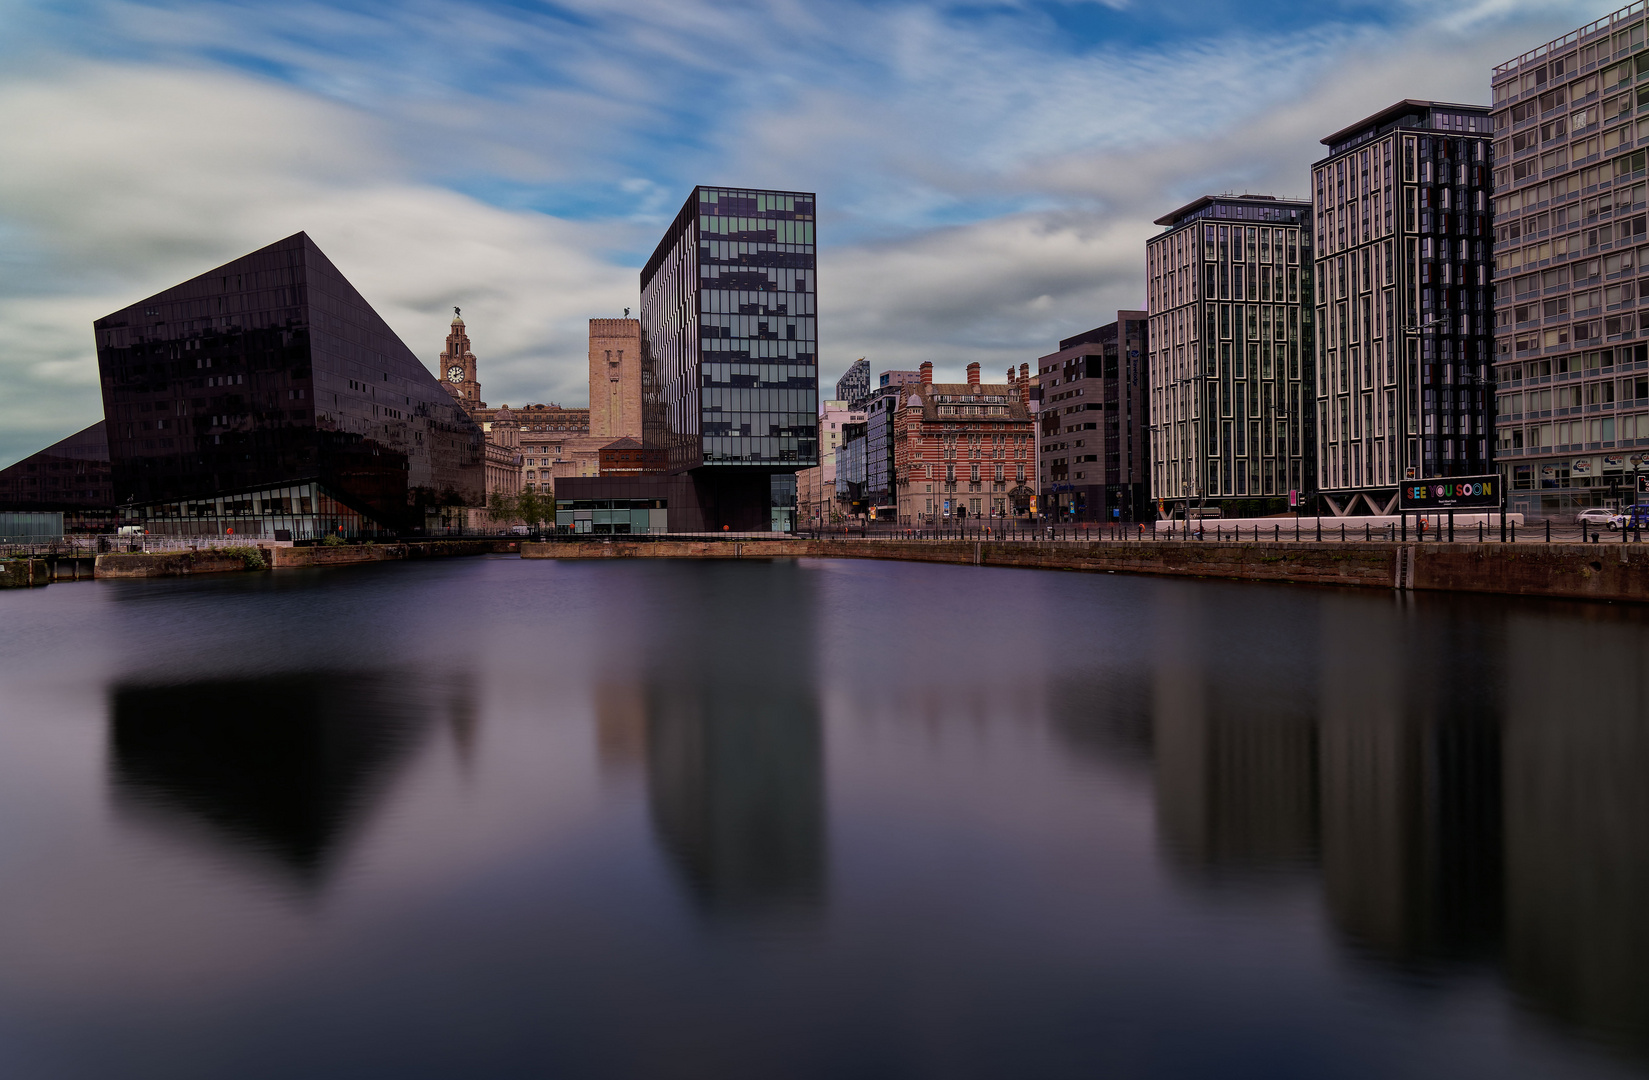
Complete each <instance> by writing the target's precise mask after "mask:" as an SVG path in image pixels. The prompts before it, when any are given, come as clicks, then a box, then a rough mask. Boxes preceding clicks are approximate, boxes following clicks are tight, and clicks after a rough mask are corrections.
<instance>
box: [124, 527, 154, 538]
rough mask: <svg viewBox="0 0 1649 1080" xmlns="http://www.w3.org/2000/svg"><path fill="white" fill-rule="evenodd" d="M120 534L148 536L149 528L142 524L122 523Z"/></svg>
mask: <svg viewBox="0 0 1649 1080" xmlns="http://www.w3.org/2000/svg"><path fill="white" fill-rule="evenodd" d="M119 535H121V536H148V535H149V530H148V529H145V528H144V527H143V526H141V525H122V526H121V527H120V533H119Z"/></svg>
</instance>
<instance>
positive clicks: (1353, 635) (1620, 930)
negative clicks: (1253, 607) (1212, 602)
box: [1152, 594, 1649, 1055]
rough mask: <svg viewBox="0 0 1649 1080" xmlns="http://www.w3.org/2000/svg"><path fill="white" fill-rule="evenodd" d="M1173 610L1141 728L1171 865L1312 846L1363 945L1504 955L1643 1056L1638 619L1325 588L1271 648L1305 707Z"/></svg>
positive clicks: (1643, 672) (1444, 955)
mask: <svg viewBox="0 0 1649 1080" xmlns="http://www.w3.org/2000/svg"><path fill="white" fill-rule="evenodd" d="M1175 600H1176V602H1177V603H1179V604H1180V605H1181V607H1182V609H1181V610H1170V611H1164V612H1163V613H1162V616H1163V617H1162V621H1161V624H1162V625H1166V626H1168V627H1170V628H1171V640H1167V641H1164V642H1159V648H1158V649H1157V651H1156V660H1155V686H1154V692H1153V699H1152V730H1153V752H1154V755H1155V760H1156V766H1157V798H1158V803H1159V814H1160V822H1161V829H1162V831H1163V835H1164V839H1165V841H1166V842H1167V844H1168V845H1169V847H1170V849H1171V851H1172V852H1173V854H1174V856H1175V857H1176V858H1177V859H1179V860H1181V861H1182V862H1189V863H1191V864H1193V865H1197V866H1200V867H1203V868H1205V869H1221V868H1228V867H1230V866H1231V865H1232V864H1233V863H1236V864H1241V865H1246V866H1252V865H1254V864H1256V863H1273V864H1274V863H1282V862H1292V861H1294V860H1296V859H1297V858H1298V857H1299V856H1300V854H1301V853H1302V852H1307V851H1310V850H1312V849H1313V848H1312V844H1313V842H1314V840H1315V842H1316V843H1317V844H1318V846H1319V847H1320V859H1321V865H1322V873H1323V879H1324V893H1325V897H1326V902H1327V905H1328V909H1329V911H1330V913H1331V914H1332V917H1333V920H1334V922H1335V924H1336V925H1337V926H1338V927H1339V929H1340V930H1341V932H1342V933H1343V934H1345V935H1346V936H1347V937H1348V938H1349V939H1350V940H1352V941H1353V942H1355V943H1356V944H1357V945H1358V946H1359V947H1360V948H1361V949H1362V950H1364V951H1365V954H1366V955H1369V956H1371V957H1377V958H1381V959H1384V960H1386V961H1389V962H1395V963H1396V964H1399V965H1402V966H1405V967H1406V966H1411V965H1426V964H1437V963H1442V964H1451V963H1461V962H1465V963H1478V962H1487V963H1491V964H1497V965H1504V967H1505V969H1506V971H1507V975H1508V979H1509V981H1510V983H1511V985H1512V987H1513V988H1514V989H1515V990H1516V991H1518V992H1519V994H1520V995H1521V996H1522V998H1523V999H1524V1000H1525V1001H1526V1002H1528V1003H1529V1004H1531V1005H1532V1006H1534V1007H1535V1008H1537V1009H1539V1010H1540V1011H1541V1012H1543V1013H1545V1014H1547V1015H1549V1016H1552V1017H1555V1018H1557V1019H1559V1020H1561V1021H1564V1022H1565V1023H1567V1024H1570V1025H1572V1026H1574V1027H1575V1028H1577V1029H1579V1030H1582V1031H1584V1032H1586V1033H1588V1034H1590V1035H1592V1036H1594V1037H1598V1038H1601V1039H1604V1040H1606V1041H1608V1042H1611V1043H1613V1044H1615V1045H1617V1046H1621V1047H1624V1048H1626V1049H1628V1050H1629V1051H1631V1052H1632V1053H1633V1054H1635V1055H1643V1054H1649V841H1646V840H1645V837H1649V783H1646V782H1645V779H1644V778H1645V777H1646V776H1649V709H1646V703H1649V645H1646V636H1645V632H1644V630H1643V628H1642V627H1641V626H1639V625H1637V624H1636V623H1635V622H1632V621H1629V619H1628V618H1627V617H1624V616H1616V615H1615V614H1614V613H1613V612H1605V611H1604V610H1603V609H1597V610H1590V611H1587V612H1585V613H1584V615H1585V620H1584V621H1582V619H1581V618H1579V617H1577V614H1576V613H1575V612H1574V611H1573V610H1572V609H1567V608H1563V607H1561V606H1558V607H1553V608H1552V609H1551V610H1542V609H1540V608H1535V609H1534V610H1533V611H1530V610H1529V609H1525V608H1516V607H1512V606H1510V605H1507V604H1506V603H1505V602H1503V601H1499V600H1495V599H1492V598H1484V599H1474V598H1470V597H1443V598H1433V597H1424V596H1419V597H1410V598H1407V599H1406V600H1398V601H1396V602H1394V603H1389V604H1388V603H1386V602H1385V601H1384V600H1375V599H1373V598H1365V597H1343V596H1325V597H1323V598H1322V599H1321V600H1320V601H1319V602H1317V603H1316V604H1315V605H1314V607H1315V608H1316V609H1317V611H1318V612H1319V616H1320V617H1319V618H1317V619H1316V620H1301V625H1300V629H1299V630H1298V632H1297V633H1294V632H1285V633H1280V634H1273V635H1271V636H1269V637H1268V638H1267V640H1266V647H1267V648H1269V649H1274V650H1277V651H1281V652H1297V653H1298V654H1300V655H1301V656H1303V657H1306V658H1307V660H1306V664H1307V667H1309V668H1312V669H1314V670H1313V671H1310V672H1308V673H1307V674H1308V675H1309V677H1305V678H1300V679H1299V680H1298V681H1297V682H1296V684H1295V685H1296V686H1297V687H1298V688H1299V690H1300V694H1301V696H1302V698H1304V696H1305V695H1308V694H1310V693H1312V692H1313V691H1314V693H1315V700H1314V701H1311V702H1309V703H1307V708H1300V707H1295V706H1292V705H1290V704H1289V703H1288V702H1287V701H1286V700H1285V699H1286V695H1273V696H1272V697H1271V699H1270V702H1269V703H1264V702H1262V700H1261V699H1258V698H1255V697H1254V696H1253V695H1252V694H1250V693H1249V692H1248V690H1251V689H1252V682H1249V683H1247V684H1245V683H1244V681H1243V677H1242V673H1241V669H1242V668H1243V667H1245V666H1247V665H1248V664H1249V663H1250V662H1251V661H1252V659H1253V657H1252V655H1251V651H1250V650H1248V649H1246V648H1243V647H1238V648H1233V646H1232V644H1231V642H1230V641H1229V639H1226V640H1221V641H1217V642H1215V641H1213V639H1212V638H1211V637H1210V636H1209V634H1208V633H1207V632H1206V631H1201V630H1199V629H1198V628H1199V627H1203V626H1207V625H1217V624H1218V623H1219V622H1220V619H1219V618H1218V615H1219V614H1220V613H1218V612H1214V611H1210V610H1207V609H1206V607H1205V606H1200V605H1201V604H1202V602H1201V601H1200V600H1197V599H1194V598H1193V597H1191V595H1190V594H1181V595H1179V596H1177V597H1176V598H1175ZM1233 662H1235V665H1236V667H1235V668H1232V666H1231V665H1232V663H1233ZM1222 665H1224V666H1222ZM1574 673H1583V674H1584V675H1585V682H1584V685H1581V684H1579V683H1577V681H1576V680H1575V679H1574V678H1572V677H1571V676H1572V675H1573V674H1574ZM1234 676H1235V677H1234ZM1245 686H1247V688H1248V690H1245V689H1244V687H1245ZM1308 709H1310V710H1315V711H1316V713H1317V716H1318V719H1316V720H1315V721H1314V722H1313V721H1311V720H1309V719H1307V718H1306V717H1307V711H1308ZM1290 717H1295V718H1296V719H1293V720H1291V719H1289V718H1290Z"/></svg>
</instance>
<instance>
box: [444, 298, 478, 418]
mask: <svg viewBox="0 0 1649 1080" xmlns="http://www.w3.org/2000/svg"><path fill="white" fill-rule="evenodd" d="M437 370H438V371H439V373H440V376H441V385H442V386H445V387H446V388H447V392H448V393H449V394H451V395H452V396H453V397H455V398H457V399H458V402H459V404H461V405H463V406H464V409H465V411H467V412H471V413H473V412H474V411H475V410H476V409H484V408H486V405H487V403H486V402H484V401H482V400H481V383H480V381H479V380H478V379H477V378H476V377H475V354H474V353H473V352H471V351H470V339H469V334H468V333H467V332H466V331H465V330H464V318H463V315H462V314H461V313H460V312H459V310H458V309H457V308H453V309H452V330H451V332H450V333H448V334H447V348H446V351H445V352H443V353H442V354H441V363H440V367H439V368H438V369H437Z"/></svg>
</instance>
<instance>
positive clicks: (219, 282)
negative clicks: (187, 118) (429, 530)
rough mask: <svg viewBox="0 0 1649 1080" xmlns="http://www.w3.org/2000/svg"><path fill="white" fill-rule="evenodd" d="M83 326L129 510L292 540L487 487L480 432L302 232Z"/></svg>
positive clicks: (472, 497)
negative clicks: (92, 335)
mask: <svg viewBox="0 0 1649 1080" xmlns="http://www.w3.org/2000/svg"><path fill="white" fill-rule="evenodd" d="M93 326H94V328H95V331H96V335H97V362H98V370H99V373H100V375H101V377H102V381H103V409H104V418H105V420H106V421H107V425H108V445H109V461H110V470H111V474H112V479H113V485H114V500H115V502H116V503H117V504H118V505H119V506H120V508H121V509H120V513H121V515H122V518H123V519H124V520H127V521H130V522H141V523H144V524H146V525H147V526H148V528H149V529H150V531H152V532H160V533H180V534H208V533H222V532H224V531H226V530H227V529H230V528H233V529H234V531H235V533H236V534H237V535H248V536H271V535H272V536H275V537H276V538H283V537H284V536H287V535H289V536H290V537H291V538H292V539H302V538H304V537H309V536H315V535H319V534H322V533H337V532H341V533H342V534H344V535H354V534H360V533H379V532H403V531H412V530H416V529H418V528H421V527H422V526H423V525H424V521H425V517H426V514H428V513H432V512H434V511H435V510H436V508H438V507H441V506H454V505H480V504H481V503H482V502H483V501H484V499H485V492H484V490H483V469H484V466H483V460H482V434H481V430H480V428H479V427H478V426H477V425H476V424H475V423H474V422H473V421H472V420H470V419H469V417H468V416H466V415H465V414H464V411H463V409H462V408H461V407H460V406H459V404H458V403H457V402H456V401H454V400H453V398H452V396H451V395H450V394H449V393H447V391H446V390H445V389H443V388H442V386H441V384H440V383H439V382H438V381H437V380H436V378H435V376H433V375H432V374H430V372H429V371H428V370H427V369H426V368H425V367H424V365H423V364H422V363H421V362H420V361H419V360H418V358H417V357H416V356H414V355H413V353H412V350H410V349H408V348H407V347H406V346H405V345H404V344H402V342H401V340H400V338H398V337H396V335H395V332H394V331H393V330H391V329H390V328H389V326H388V324H386V323H385V322H384V320H383V319H382V318H380V317H379V315H378V313H377V312H375V311H373V310H372V307H371V306H370V305H369V304H368V303H367V302H366V301H365V300H364V299H362V298H361V295H360V293H358V292H356V291H355V289H354V287H353V286H351V285H350V284H349V282H348V281H346V280H345V279H344V276H343V275H342V274H341V273H339V272H338V269H337V268H336V267H335V266H333V265H332V263H331V262H330V261H329V260H328V259H327V257H326V256H325V255H323V254H322V253H321V250H320V249H319V248H318V247H316V246H315V243H314V241H312V240H311V239H310V238H309V237H308V236H307V235H306V234H304V233H298V234H296V235H294V236H289V237H287V238H286V239H285V240H282V241H280V242H278V243H275V244H271V245H270V246H269V247H266V248H263V249H261V250H259V251H255V252H253V253H251V254H250V255H246V256H243V257H242V258H239V259H236V260H234V261H233V262H229V263H226V264H224V265H223V266H220V267H218V268H217V269H215V270H212V271H209V272H208V273H205V274H202V275H200V276H199V277H196V278H193V279H191V280H189V281H186V282H184V283H183V284H181V285H177V286H174V287H172V288H170V289H167V290H166V291H164V292H161V293H157V294H156V295H154V296H151V297H149V298H148V299H147V300H143V301H140V302H139V303H136V304H133V305H132V306H130V307H128V308H125V309H124V310H121V311H117V312H115V313H114V314H112V315H108V316H105V317H104V318H101V319H98V320H97V321H96V322H95V323H94V324H93Z"/></svg>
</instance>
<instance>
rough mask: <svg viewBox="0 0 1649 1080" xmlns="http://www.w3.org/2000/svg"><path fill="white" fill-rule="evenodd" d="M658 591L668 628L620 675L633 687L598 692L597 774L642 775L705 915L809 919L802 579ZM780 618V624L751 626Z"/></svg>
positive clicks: (666, 840)
mask: <svg viewBox="0 0 1649 1080" xmlns="http://www.w3.org/2000/svg"><path fill="white" fill-rule="evenodd" d="M775 569H781V570H783V571H784V572H780V573H775V572H774V570H775ZM661 584H662V585H664V586H665V587H667V588H670V589H671V590H673V591H676V592H679V593H681V594H682V595H677V596H671V597H666V598H660V600H659V602H658V603H657V604H656V605H655V606H653V608H652V609H651V610H653V611H655V612H657V613H659V614H660V616H661V618H663V619H665V620H667V621H665V622H662V623H654V624H651V625H648V626H646V627H644V628H642V631H641V637H642V641H641V648H640V650H639V653H638V656H637V657H636V660H635V662H634V663H633V664H629V663H626V664H622V665H615V667H621V669H622V670H624V671H625V672H626V673H627V674H633V676H634V678H635V679H636V680H637V681H636V682H634V683H626V682H623V681H620V680H617V679H611V678H610V679H609V680H607V681H606V682H604V683H602V684H600V685H599V686H598V688H597V692H596V701H595V705H596V722H597V736H598V746H599V748H600V753H601V757H602V760H603V762H604V763H605V764H608V765H613V764H617V763H620V762H625V761H629V760H634V759H640V760H642V761H644V762H645V766H646V783H647V802H648V808H649V811H650V813H651V817H652V822H653V827H654V830H655V833H656V835H657V837H658V839H659V842H660V844H661V846H662V847H663V849H664V850H665V852H666V853H667V855H668V858H669V859H670V861H671V862H672V863H673V864H674V866H675V867H676V870H677V872H678V873H679V874H680V876H681V878H682V880H683V881H684V882H685V883H686V885H687V886H688V889H689V890H690V892H691V894H692V896H693V897H694V899H695V901H696V902H697V903H698V905H699V906H700V907H701V908H702V909H703V910H704V911H705V912H706V913H708V914H711V915H718V916H719V915H732V916H736V917H743V916H754V915H762V914H769V913H781V912H799V911H807V910H810V909H813V908H816V907H817V906H818V905H819V904H820V903H821V902H822V899H823V895H824V889H825V878H826V870H825V865H826V853H825V843H826V841H825V807H824V760H823V736H822V733H821V729H820V710H819V701H818V687H817V682H816V675H815V669H814V664H815V654H816V645H815V641H814V620H815V612H814V597H813V582H812V578H811V572H810V571H808V570H807V569H805V568H803V567H800V566H794V565H788V564H779V566H778V567H766V566H763V567H759V568H758V567H754V566H750V565H748V564H740V563H733V562H728V563H707V564H705V566H704V569H703V573H702V574H701V575H698V576H697V577H695V578H694V579H693V580H690V581H684V580H669V581H668V582H665V581H664V580H663V579H661ZM774 594H777V595H774ZM775 610H779V611H784V612H787V613H788V617H787V619H786V620H785V621H784V622H783V623H782V624H778V625H775V624H773V623H771V622H770V621H768V620H767V619H766V618H765V617H763V618H758V617H757V613H758V612H760V613H771V612H772V611H775Z"/></svg>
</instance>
